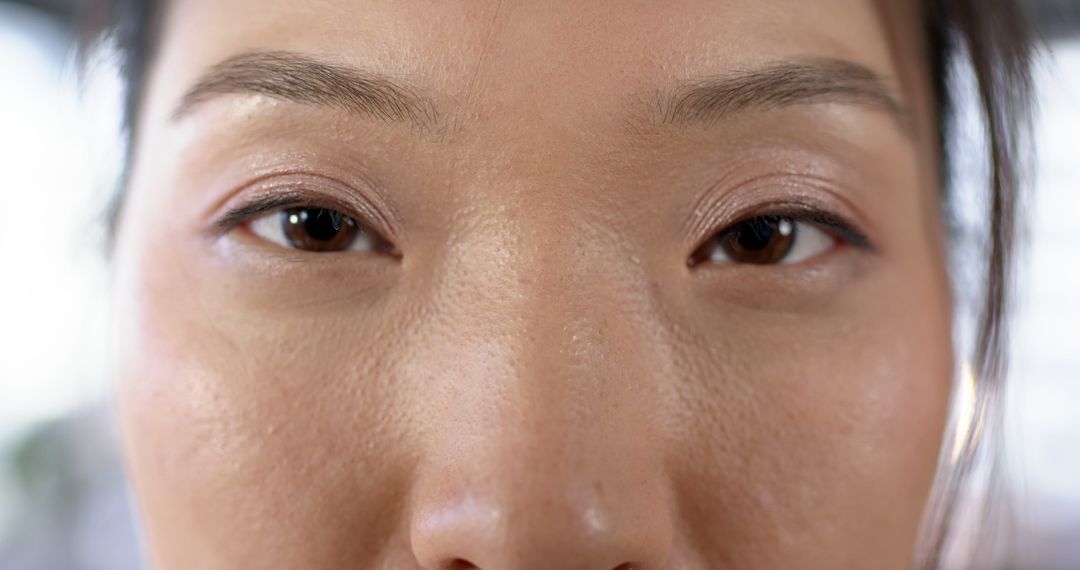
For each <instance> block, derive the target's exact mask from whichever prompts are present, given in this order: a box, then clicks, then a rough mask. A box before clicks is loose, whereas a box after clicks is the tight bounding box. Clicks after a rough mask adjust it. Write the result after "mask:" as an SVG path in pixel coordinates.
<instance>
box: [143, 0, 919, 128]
mask: <svg viewBox="0 0 1080 570" xmlns="http://www.w3.org/2000/svg"><path fill="white" fill-rule="evenodd" d="M890 4H892V5H891V6H890ZM896 4H904V5H907V6H909V8H898V7H897V6H896ZM912 4H913V3H910V2H905V3H884V2H876V1H874V0H814V1H813V2H806V1H805V0H773V1H763V0H704V1H702V0H665V1H660V0H650V1H630V0H593V1H590V2H572V1H536V0H503V1H487V0H451V1H441V2H431V1H421V0H367V1H362V2H357V1H353V0H319V1H305V2H295V1H290V0H229V1H228V2H221V1H218V0H177V1H175V2H172V3H170V5H169V10H168V11H167V14H166V16H165V34H164V39H163V46H162V49H161V52H160V60H159V62H158V63H159V65H160V67H164V68H166V69H168V73H167V74H165V82H166V83H167V85H165V86H162V87H164V91H166V92H168V94H169V95H170V96H174V97H175V96H177V95H178V93H179V92H181V91H182V90H183V89H184V88H185V87H186V86H188V85H189V84H190V83H191V82H193V81H195V80H196V78H197V77H198V75H199V74H200V73H201V72H203V71H204V70H205V69H206V68H207V67H209V66H211V65H213V64H215V63H217V62H219V61H221V60H223V59H226V58H228V57H230V56H233V55H235V54H238V53H243V52H247V51H252V50H266V49H279V50H290V51H296V52H300V53H305V54H310V55H315V56H328V57H332V58H333V60H334V61H338V62H342V63H346V64H355V65H358V66H362V67H364V68H366V69H371V70H373V71H376V72H379V73H383V74H386V75H389V76H391V77H407V78H408V79H409V82H410V84H413V85H417V86H419V87H421V88H423V89H424V90H425V91H427V92H430V93H432V94H433V95H434V97H435V98H436V99H439V100H442V101H445V102H447V103H450V104H452V106H453V107H455V108H464V109H465V110H466V111H472V112H474V113H477V110H483V111H484V113H482V114H489V115H490V114H498V111H499V110H500V109H514V110H517V111H521V110H522V107H521V105H526V106H527V110H528V111H529V112H530V113H531V114H533V116H535V114H537V113H541V114H544V115H546V116H551V117H555V116H568V115H574V114H575V113H585V112H589V113H591V112H592V111H595V110H597V109H598V108H601V107H602V108H608V107H610V105H611V104H612V102H613V101H618V100H619V98H622V99H625V98H626V97H627V96H628V95H636V96H646V97H647V96H648V94H649V93H650V92H652V91H651V90H655V89H656V88H657V87H664V86H667V85H671V84H674V83H676V82H678V81H679V80H682V79H686V78H695V77H700V76H708V75H715V74H718V73H723V72H725V71H730V70H740V69H747V68H752V67H755V66H757V65H760V64H763V63H767V62H773V61H784V60H789V59H804V58H807V57H826V58H839V59H845V60H850V61H853V62H856V63H859V64H861V65H865V66H867V67H869V68H871V69H873V70H875V71H876V72H878V73H880V74H881V75H883V76H885V77H897V79H898V80H899V81H898V82H903V80H905V79H906V78H903V77H899V76H900V75H902V74H903V71H904V70H903V69H901V68H902V67H903V65H900V64H899V63H898V62H899V61H900V60H902V59H905V57H904V54H898V53H897V51H896V47H895V46H893V45H892V44H891V43H890V41H889V38H891V37H895V36H897V35H899V36H900V37H908V38H910V37H912V36H913V34H914V33H915V32H916V30H914V29H913V24H914V22H915V21H916V19H915V18H914V17H913V16H914V14H913V12H914V10H913V9H911V8H910V6H911V5H912ZM901 12H905V13H901ZM908 43H915V42H908ZM907 59H910V58H907ZM155 91H157V90H155ZM905 98H906V97H905ZM478 114H481V113H478Z"/></svg>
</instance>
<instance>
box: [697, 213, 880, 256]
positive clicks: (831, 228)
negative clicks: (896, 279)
mask: <svg viewBox="0 0 1080 570" xmlns="http://www.w3.org/2000/svg"><path fill="white" fill-rule="evenodd" d="M762 218H785V219H790V220H792V221H794V222H796V223H809V224H813V225H814V226H816V227H817V228H818V229H820V230H822V231H824V232H826V233H827V234H829V235H830V236H832V237H833V238H834V239H836V240H838V241H840V242H841V243H842V244H847V245H851V246H854V247H855V248H857V249H860V250H863V251H868V252H874V251H876V250H877V248H876V246H875V245H874V244H873V242H871V241H870V238H869V237H867V235H866V234H865V233H864V232H862V231H861V230H859V229H857V227H856V226H855V225H854V224H852V223H850V222H847V221H845V220H844V219H842V218H841V217H839V216H836V215H834V214H831V213H828V212H825V211H823V210H820V209H817V208H815V207H813V206H808V205H799V204H796V205H788V206H777V207H772V208H766V209H763V210H761V211H759V212H755V213H752V214H749V215H744V216H741V217H739V218H738V219H736V220H735V221H734V222H731V223H729V224H727V225H725V226H724V227H722V228H720V229H718V230H716V231H712V232H710V233H709V234H708V237H707V238H706V239H705V240H703V241H702V242H701V243H699V244H698V245H697V246H696V247H695V248H694V254H692V255H691V256H690V257H689V258H688V260H687V265H688V266H690V267H695V266H697V265H700V264H704V263H707V262H708V261H709V260H707V259H701V258H700V256H699V255H698V252H699V251H701V250H702V249H703V248H705V247H706V246H707V245H709V244H710V243H711V242H713V241H714V240H718V239H722V238H724V237H726V236H728V235H730V234H731V232H733V231H735V230H736V229H737V228H738V227H739V226H740V225H743V224H745V223H747V222H749V221H751V220H754V219H762Z"/></svg>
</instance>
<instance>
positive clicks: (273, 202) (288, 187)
mask: <svg viewBox="0 0 1080 570" xmlns="http://www.w3.org/2000/svg"><path fill="white" fill-rule="evenodd" d="M339 194H340V195H341V196H338V195H339ZM287 208H326V209H331V210H335V211H338V212H341V213H342V214H344V215H346V216H348V217H350V218H352V219H354V220H356V222H357V223H358V224H360V225H361V226H364V227H365V228H366V229H368V230H369V231H371V232H374V233H375V234H378V235H379V237H381V238H382V239H384V240H386V241H388V242H395V241H397V237H398V236H397V235H398V233H399V232H398V231H397V228H398V225H397V224H395V223H392V221H393V220H394V218H393V217H392V216H387V215H384V213H383V210H385V206H381V205H380V204H378V203H373V201H372V200H370V199H368V197H367V195H366V193H365V192H362V191H359V190H355V189H353V188H351V187H350V186H348V185H345V184H343V183H341V182H338V181H337V180H334V179H332V178H326V177H324V176H320V175H315V174H307V173H283V174H277V175H270V176H267V177H264V178H263V179H259V180H256V181H254V182H251V183H249V184H248V185H247V186H245V187H244V188H243V189H241V190H240V191H238V192H236V193H234V198H232V199H230V200H229V201H228V202H226V204H225V206H224V207H222V208H221V210H224V212H223V213H219V214H217V215H216V216H214V217H213V218H212V220H213V221H212V222H211V225H210V226H209V228H208V229H207V234H208V235H209V236H210V237H211V238H213V239H217V238H220V237H222V236H224V235H225V234H227V233H229V232H231V231H233V230H234V229H236V228H238V227H239V226H241V225H243V224H245V223H248V222H251V221H252V220H254V219H256V218H258V217H259V216H262V215H268V214H271V213H274V212H276V211H280V210H283V209H287Z"/></svg>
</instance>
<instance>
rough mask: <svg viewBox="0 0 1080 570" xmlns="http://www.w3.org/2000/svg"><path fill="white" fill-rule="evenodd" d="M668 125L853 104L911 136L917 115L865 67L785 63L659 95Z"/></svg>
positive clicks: (828, 62)
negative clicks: (756, 110) (755, 111)
mask: <svg viewBox="0 0 1080 570" xmlns="http://www.w3.org/2000/svg"><path fill="white" fill-rule="evenodd" d="M656 103H657V106H658V108H659V111H660V116H661V121H662V122H663V123H665V124H673V125H683V124H689V123H705V124H710V123H713V122H715V121H717V120H719V119H721V118H723V117H726V116H728V115H731V114H733V113H738V112H740V111H743V110H745V109H748V108H751V107H761V108H766V109H771V108H778V107H787V106H792V105H799V104H821V103H848V104H855V105H862V106H866V107H870V108H873V109H876V110H881V111H885V112H886V113H888V114H890V115H893V116H894V117H895V118H896V119H897V120H898V121H899V123H900V126H901V128H902V130H904V131H905V133H910V131H911V114H910V112H909V111H908V110H907V108H906V107H904V105H902V104H901V103H900V101H899V100H898V99H897V98H896V97H894V96H893V95H892V92H891V90H890V88H889V86H888V84H887V83H886V81H885V80H884V79H883V78H882V77H881V76H880V75H878V74H877V73H875V72H874V71H873V70H871V69H870V68H868V67H865V66H863V65H860V64H857V63H854V62H851V61H846V60H841V59H815V60H807V61H797V62H780V63H774V64H771V65H767V66H765V67H763V68H760V69H754V70H749V71H738V72H734V73H731V74H724V75H722V76H717V77H712V78H706V79H699V80H694V81H691V82H687V83H685V84H683V85H680V86H678V87H676V88H675V89H673V90H672V91H670V92H669V93H667V94H666V95H665V94H663V93H662V92H661V93H658V94H657V99H656Z"/></svg>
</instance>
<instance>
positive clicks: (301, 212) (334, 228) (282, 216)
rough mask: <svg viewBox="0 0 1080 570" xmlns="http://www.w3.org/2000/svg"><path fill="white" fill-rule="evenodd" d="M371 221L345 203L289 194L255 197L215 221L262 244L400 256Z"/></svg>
mask: <svg viewBox="0 0 1080 570" xmlns="http://www.w3.org/2000/svg"><path fill="white" fill-rule="evenodd" d="M372 225H373V224H370V223H366V222H365V221H363V217H362V216H360V215H358V214H353V213H352V212H350V210H349V209H348V208H347V207H345V206H341V205H337V204H330V203H322V202H320V201H318V200H312V199H307V198H303V197H300V196H296V195H292V194H286V195H283V196H277V197H274V196H268V197H263V198H259V199H256V200H254V201H252V202H250V203H246V204H244V205H242V206H240V207H238V208H236V209H234V210H231V211H229V212H228V213H226V214H225V216H224V217H223V219H222V220H221V221H220V222H219V223H218V227H219V228H220V229H221V230H222V233H233V232H245V233H246V234H247V235H249V236H250V237H253V238H255V239H257V240H260V241H261V242H263V243H264V244H270V245H273V246H277V247H281V248H285V249H288V250H293V251H299V252H307V253H324V254H325V253H347V252H365V253H375V254H381V255H387V256H391V257H397V256H399V255H400V254H399V253H398V251H397V249H396V248H395V247H394V245H393V244H391V243H390V241H389V240H387V239H386V238H384V237H383V236H382V235H381V234H380V233H379V232H378V231H376V230H374V229H373V228H372V227H371V226H372Z"/></svg>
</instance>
